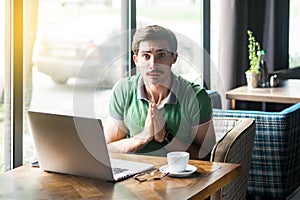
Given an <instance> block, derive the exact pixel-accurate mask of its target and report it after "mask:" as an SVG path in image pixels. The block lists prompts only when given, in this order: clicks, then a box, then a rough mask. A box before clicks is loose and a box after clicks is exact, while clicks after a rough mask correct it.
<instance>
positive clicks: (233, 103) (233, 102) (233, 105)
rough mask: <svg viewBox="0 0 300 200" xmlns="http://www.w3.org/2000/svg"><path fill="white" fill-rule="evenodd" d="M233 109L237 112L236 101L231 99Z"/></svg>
mask: <svg viewBox="0 0 300 200" xmlns="http://www.w3.org/2000/svg"><path fill="white" fill-rule="evenodd" d="M231 109H232V110H235V99H231Z"/></svg>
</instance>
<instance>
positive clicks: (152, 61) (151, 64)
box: [149, 56, 158, 68]
mask: <svg viewBox="0 0 300 200" xmlns="http://www.w3.org/2000/svg"><path fill="white" fill-rule="evenodd" d="M157 62H158V59H157V58H156V56H151V58H150V60H149V67H151V68H154V67H155V65H156V63H157Z"/></svg>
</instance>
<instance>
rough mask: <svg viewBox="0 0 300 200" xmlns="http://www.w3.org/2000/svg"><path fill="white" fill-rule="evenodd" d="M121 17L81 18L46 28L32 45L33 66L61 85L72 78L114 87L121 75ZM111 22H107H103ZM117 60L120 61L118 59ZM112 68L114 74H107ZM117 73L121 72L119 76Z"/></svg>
mask: <svg viewBox="0 0 300 200" xmlns="http://www.w3.org/2000/svg"><path fill="white" fill-rule="evenodd" d="M116 17H119V18H120V16H106V17H102V18H100V19H99V18H97V17H95V16H84V17H79V18H77V19H73V20H72V21H66V22H61V23H60V24H56V25H54V26H51V27H45V28H44V29H43V30H42V31H41V32H40V33H38V38H37V40H36V45H35V55H34V58H33V62H34V65H35V66H36V67H37V69H38V71H40V72H42V73H45V74H47V75H49V76H50V77H51V78H52V80H53V81H54V82H56V83H59V84H63V83H66V82H67V81H68V79H70V78H71V77H76V78H82V79H89V80H96V81H99V79H101V80H100V81H102V83H104V82H105V84H106V85H109V86H111V85H113V84H114V82H115V81H116V80H117V79H118V78H119V77H120V76H121V72H120V71H121V64H120V62H119V61H115V62H114V63H112V61H114V60H116V58H118V57H120V49H121V48H120V47H121V42H120V40H118V39H115V38H114V37H118V38H119V36H115V35H117V34H118V32H120V31H119V30H120V28H118V27H116V26H120V25H119V24H120V22H118V20H119V21H120V19H117V18H116ZM108 18H109V19H111V20H110V21H108V22H106V19H108ZM113 21H114V22H115V23H111V22H113ZM119 60H120V59H119ZM109 68H114V72H115V73H113V74H112V73H108V71H109V70H110V69H109ZM118 72H120V73H118Z"/></svg>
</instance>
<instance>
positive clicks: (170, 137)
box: [161, 131, 174, 146]
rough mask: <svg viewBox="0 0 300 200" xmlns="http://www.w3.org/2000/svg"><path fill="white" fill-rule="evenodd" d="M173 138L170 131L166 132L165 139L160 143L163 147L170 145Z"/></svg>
mask: <svg viewBox="0 0 300 200" xmlns="http://www.w3.org/2000/svg"><path fill="white" fill-rule="evenodd" d="M173 138H174V135H173V134H172V133H171V132H170V131H167V133H166V136H165V139H164V140H163V141H162V142H161V144H162V145H164V146H165V145H167V144H169V143H171V142H172V140H173Z"/></svg>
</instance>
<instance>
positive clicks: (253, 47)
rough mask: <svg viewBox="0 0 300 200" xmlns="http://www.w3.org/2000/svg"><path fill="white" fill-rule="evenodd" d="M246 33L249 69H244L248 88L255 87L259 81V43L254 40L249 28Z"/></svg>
mask: <svg viewBox="0 0 300 200" xmlns="http://www.w3.org/2000/svg"><path fill="white" fill-rule="evenodd" d="M247 34H248V42H249V44H248V54H249V65H250V67H249V69H248V70H247V71H246V79H247V85H248V88H255V87H257V86H258V81H259V73H260V70H259V55H258V54H257V52H259V51H260V44H259V42H257V41H256V39H255V37H254V35H253V33H252V31H251V30H247Z"/></svg>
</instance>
